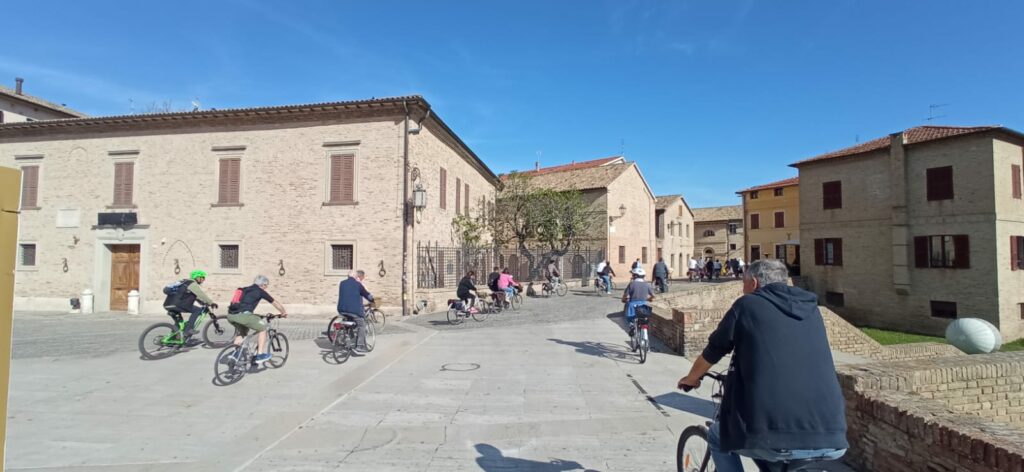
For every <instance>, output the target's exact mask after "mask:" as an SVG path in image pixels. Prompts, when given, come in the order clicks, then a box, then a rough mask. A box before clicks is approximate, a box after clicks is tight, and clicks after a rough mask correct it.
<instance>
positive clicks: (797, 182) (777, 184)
mask: <svg viewBox="0 0 1024 472" xmlns="http://www.w3.org/2000/svg"><path fill="white" fill-rule="evenodd" d="M791 185H800V177H790V178H788V179H785V180H780V181H778V182H772V183H770V184H764V185H758V186H756V187H750V188H748V189H744V190H740V191H739V192H736V193H746V192H753V191H756V190H768V189H770V188H779V187H789V186H791Z"/></svg>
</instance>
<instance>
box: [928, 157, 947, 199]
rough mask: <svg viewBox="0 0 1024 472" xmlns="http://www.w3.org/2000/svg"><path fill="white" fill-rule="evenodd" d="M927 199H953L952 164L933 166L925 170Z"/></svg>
mask: <svg viewBox="0 0 1024 472" xmlns="http://www.w3.org/2000/svg"><path fill="white" fill-rule="evenodd" d="M925 174H926V178H927V183H928V201H930V202H931V201H938V200H952V199H953V166H946V167H933V168H931V169H928V170H927V171H925Z"/></svg>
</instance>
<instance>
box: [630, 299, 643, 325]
mask: <svg viewBox="0 0 1024 472" xmlns="http://www.w3.org/2000/svg"><path fill="white" fill-rule="evenodd" d="M646 304H647V302H645V301H642V300H636V301H631V302H629V303H627V304H626V324H627V325H628V324H629V323H632V322H633V318H636V307H638V306H641V305H646Z"/></svg>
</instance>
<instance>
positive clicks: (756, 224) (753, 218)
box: [750, 213, 761, 229]
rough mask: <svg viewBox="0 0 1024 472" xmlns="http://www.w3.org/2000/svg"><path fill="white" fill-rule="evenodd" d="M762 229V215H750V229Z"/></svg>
mask: <svg viewBox="0 0 1024 472" xmlns="http://www.w3.org/2000/svg"><path fill="white" fill-rule="evenodd" d="M760 228H761V215H759V214H757V213H754V214H752V215H750V229H760Z"/></svg>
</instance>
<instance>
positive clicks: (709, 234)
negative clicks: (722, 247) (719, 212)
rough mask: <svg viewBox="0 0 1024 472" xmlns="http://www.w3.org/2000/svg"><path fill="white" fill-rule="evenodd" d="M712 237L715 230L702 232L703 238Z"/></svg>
mask: <svg viewBox="0 0 1024 472" xmlns="http://www.w3.org/2000/svg"><path fill="white" fill-rule="evenodd" d="M714 235H715V230H713V229H706V230H704V237H705V238H710V237H712V236H714Z"/></svg>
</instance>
